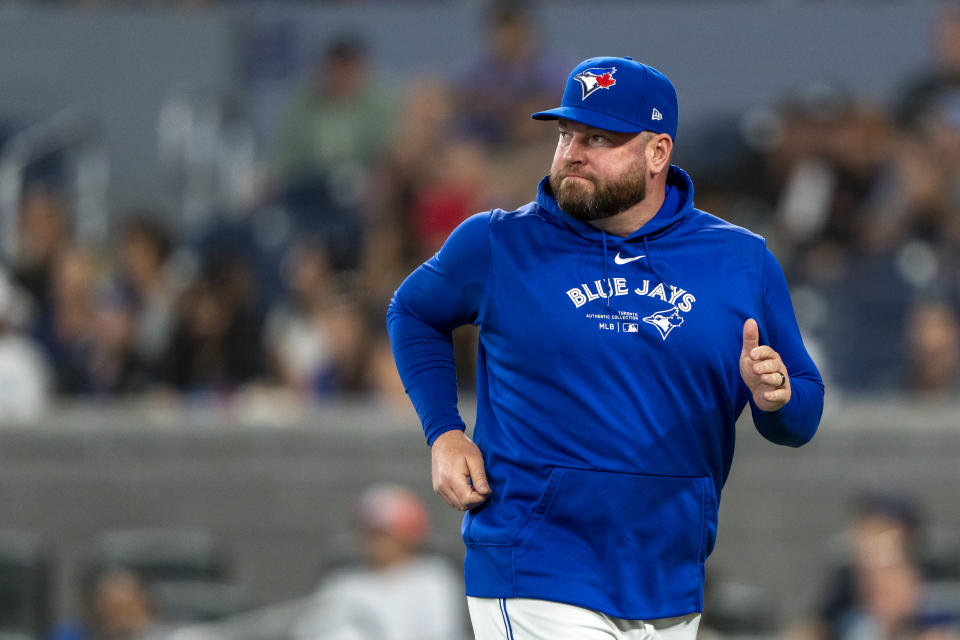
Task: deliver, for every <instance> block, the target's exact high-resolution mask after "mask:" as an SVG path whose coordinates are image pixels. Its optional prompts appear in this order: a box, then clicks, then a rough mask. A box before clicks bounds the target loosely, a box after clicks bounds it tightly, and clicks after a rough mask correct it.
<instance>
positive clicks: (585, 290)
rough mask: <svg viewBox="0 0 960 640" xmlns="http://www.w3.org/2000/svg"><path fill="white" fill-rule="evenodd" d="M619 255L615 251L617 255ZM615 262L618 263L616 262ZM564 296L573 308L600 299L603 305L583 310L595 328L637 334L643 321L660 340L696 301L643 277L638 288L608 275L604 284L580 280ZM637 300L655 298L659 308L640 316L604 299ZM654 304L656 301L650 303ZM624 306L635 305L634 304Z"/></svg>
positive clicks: (646, 302) (644, 303)
mask: <svg viewBox="0 0 960 640" xmlns="http://www.w3.org/2000/svg"><path fill="white" fill-rule="evenodd" d="M617 255H618V257H619V254H617ZM618 264H619V263H618ZM565 293H566V294H567V297H568V298H569V299H570V301H571V302H572V303H573V305H574V307H575V308H576V309H580V308H581V307H584V305H587V303H589V302H594V301H597V300H603V301H604V303H603V305H602V306H601V305H597V304H594V305H590V306H589V307H587V308H586V309H585V311H587V313H586V318H587V319H588V320H591V321H595V322H597V328H598V329H600V330H602V331H611V332H613V331H615V332H617V333H639V331H640V328H641V327H642V326H643V325H641V324H639V321H640V320H642V321H643V322H644V323H646V324H648V325H650V326H651V327H653V328H655V329H656V330H657V332H658V333H659V334H660V337H661V338H662V339H663V340H666V339H667V337H668V336H669V335H670V334H671V333H672V332H673V331H674V330H675V329H679V328H680V327H682V326H683V325H684V323H685V322H686V315H685V314H689V313H690V312H691V311H693V305H694V303H695V302H696V301H697V298H696V296H694V295H693V294H692V293H691V292H689V291H687V290H686V289H682V288H680V287H678V286H676V285H672V284H665V283H663V282H657V283H656V284H653V283H652V282H651V281H650V280H643V281H642V282H641V285H640V286H639V287H631V286H630V285H629V284H628V283H627V279H626V278H608V279H607V281H606V282H605V283H604V282H603V281H602V280H594V281H593V282H592V283H586V282H584V283H581V284H580V285H579V286H577V287H573V288H571V289H568V290H567V291H566V292H565ZM616 298H624V300H625V301H626V300H636V299H637V298H640V299H641V300H637V302H638V303H639V306H641V307H644V306H646V307H647V308H649V306H648V305H649V304H650V303H651V301H653V300H659V301H660V304H658V305H657V306H659V307H660V308H659V309H657V307H654V309H656V310H655V311H654V312H653V313H651V314H650V315H647V316H644V317H642V318H641V317H640V315H641V314H640V313H639V312H636V311H626V310H623V309H621V308H620V307H623V306H624V305H617V308H614V307H613V306H612V304H607V303H608V302H610V301H612V300H614V299H616ZM654 304H656V303H654ZM627 306H631V307H636V306H638V305H636V304H629V305H627Z"/></svg>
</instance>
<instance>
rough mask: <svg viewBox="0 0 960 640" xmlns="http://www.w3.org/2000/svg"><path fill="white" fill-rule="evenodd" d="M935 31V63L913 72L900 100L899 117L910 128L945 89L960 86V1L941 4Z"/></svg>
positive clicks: (934, 25)
mask: <svg viewBox="0 0 960 640" xmlns="http://www.w3.org/2000/svg"><path fill="white" fill-rule="evenodd" d="M932 32H933V33H932V38H931V44H932V46H933V56H934V59H933V64H932V65H931V66H930V67H929V68H927V69H924V70H920V71H916V72H914V73H912V74H910V82H909V83H908V84H907V86H906V87H905V88H904V89H903V91H902V93H901V95H900V96H899V98H898V99H897V105H896V115H897V119H898V121H899V123H900V124H901V125H902V126H904V127H905V128H907V129H913V128H915V127H916V126H918V125H919V124H920V123H921V122H922V120H923V118H924V117H925V115H926V113H927V111H928V109H929V108H930V105H931V104H932V103H933V102H935V101H936V100H937V98H938V95H939V94H940V93H941V92H943V91H945V90H951V89H958V88H960V2H956V1H955V0H951V1H949V2H944V3H942V4H941V5H940V7H939V9H938V11H937V12H936V14H935V15H934V19H933V25H932Z"/></svg>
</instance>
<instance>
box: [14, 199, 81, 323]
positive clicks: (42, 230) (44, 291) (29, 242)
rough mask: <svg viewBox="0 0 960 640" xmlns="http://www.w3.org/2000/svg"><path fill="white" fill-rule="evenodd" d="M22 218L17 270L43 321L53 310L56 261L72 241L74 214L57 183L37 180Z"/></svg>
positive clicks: (22, 207) (23, 204) (22, 206)
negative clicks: (50, 184)
mask: <svg viewBox="0 0 960 640" xmlns="http://www.w3.org/2000/svg"><path fill="white" fill-rule="evenodd" d="M19 222H20V224H19V226H18V227H17V232H18V237H17V250H18V251H17V255H16V256H15V258H14V264H13V274H14V278H15V279H16V280H17V281H18V282H19V283H20V285H21V286H23V288H24V289H25V290H26V291H27V293H29V294H30V295H31V296H32V297H33V300H34V301H35V303H36V304H37V305H38V317H37V320H38V321H39V322H41V323H42V321H43V320H45V319H47V318H48V317H49V313H50V311H49V310H50V305H51V295H52V294H51V282H52V279H53V269H54V263H55V262H56V259H57V256H58V255H59V254H60V252H62V251H64V250H65V249H66V247H67V245H68V244H70V237H71V232H70V226H71V224H70V216H69V212H68V211H67V207H66V204H65V203H64V202H63V199H62V198H61V197H60V194H59V193H57V191H56V190H55V189H54V188H53V187H51V186H49V185H46V184H43V183H36V184H33V185H29V186H27V188H26V189H25V191H24V194H23V198H22V200H21V202H20V210H19ZM38 330H39V331H40V332H43V330H44V328H43V327H41V328H39V329H38Z"/></svg>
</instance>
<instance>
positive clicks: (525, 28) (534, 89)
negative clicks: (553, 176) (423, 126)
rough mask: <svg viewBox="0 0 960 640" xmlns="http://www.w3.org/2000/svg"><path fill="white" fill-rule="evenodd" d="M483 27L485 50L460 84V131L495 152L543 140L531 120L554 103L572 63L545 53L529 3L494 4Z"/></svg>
mask: <svg viewBox="0 0 960 640" xmlns="http://www.w3.org/2000/svg"><path fill="white" fill-rule="evenodd" d="M484 27H485V32H484V34H483V35H484V50H483V51H482V52H481V54H480V56H479V57H478V58H477V59H476V60H474V61H472V62H471V63H470V64H469V65H468V66H467V67H466V69H465V71H464V72H463V73H462V74H461V75H460V77H459V78H458V79H457V81H456V83H455V96H456V98H455V105H456V115H457V121H458V125H459V128H460V129H461V130H462V131H464V132H466V133H467V134H468V135H469V136H471V137H476V138H479V139H481V140H483V141H484V142H485V143H486V144H488V145H489V146H491V147H499V146H503V145H518V144H525V143H529V142H531V141H534V140H540V139H542V136H544V135H545V134H544V128H543V127H538V126H536V122H535V121H532V120H531V119H530V118H529V117H528V116H529V115H530V114H531V113H533V112H534V111H538V110H540V109H543V108H544V106H545V105H548V104H552V101H553V100H555V97H554V93H555V92H556V87H557V86H558V85H559V84H560V83H562V82H563V79H564V78H565V77H566V75H567V70H568V69H569V66H570V65H569V64H568V61H567V60H564V59H562V58H560V57H559V56H557V55H555V54H553V53H551V52H549V51H547V50H546V49H545V48H544V45H543V42H542V40H541V37H540V34H539V30H538V25H537V24H536V21H535V16H534V15H533V13H532V11H531V8H530V7H529V6H527V3H526V2H512V1H506V0H497V1H496V2H493V3H492V4H491V6H490V7H489V8H488V9H487V15H486V23H485V24H484Z"/></svg>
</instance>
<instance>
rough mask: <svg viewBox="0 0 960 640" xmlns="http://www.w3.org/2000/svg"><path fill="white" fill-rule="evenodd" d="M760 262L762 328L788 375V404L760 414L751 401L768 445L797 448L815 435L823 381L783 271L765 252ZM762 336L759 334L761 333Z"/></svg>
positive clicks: (754, 421) (818, 421)
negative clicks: (801, 332) (802, 331)
mask: <svg viewBox="0 0 960 640" xmlns="http://www.w3.org/2000/svg"><path fill="white" fill-rule="evenodd" d="M764 253H765V255H764V262H763V303H764V315H763V327H762V328H761V331H762V332H765V333H766V343H767V344H769V345H770V346H771V347H773V349H774V350H775V351H776V352H777V353H779V354H780V358H781V359H782V360H783V363H784V365H785V366H786V368H787V372H788V373H789V374H790V390H791V396H790V401H789V402H788V403H787V404H786V405H784V406H783V407H782V408H781V409H780V410H779V411H771V412H767V411H763V410H762V409H760V408H759V407H757V405H756V404H754V402H753V399H752V398H751V399H750V410H751V412H752V413H753V423H754V425H756V427H757V431H759V432H760V434H761V435H762V436H763V437H764V438H766V439H767V440H770V441H771V442H775V443H777V444H784V445H788V446H791V447H799V446H801V445H803V444H805V443H807V442H808V441H809V440H810V439H811V438H813V435H814V434H815V433H816V432H817V427H818V425H819V424H820V416H821V414H822V413H823V380H822V379H821V378H820V372H819V371H817V367H816V365H815V364H814V363H813V360H812V359H811V358H810V355H809V354H808V353H807V350H806V348H805V347H804V346H803V339H802V338H801V337H800V328H799V327H798V326H797V320H796V316H795V315H794V311H793V302H792V301H791V300H790V291H789V289H788V288H787V280H786V278H785V277H784V275H783V270H782V269H781V268H780V265H779V264H778V263H777V259H776V258H774V257H773V254H772V253H770V250H769V249H765V250H764ZM761 335H762V334H761Z"/></svg>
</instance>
